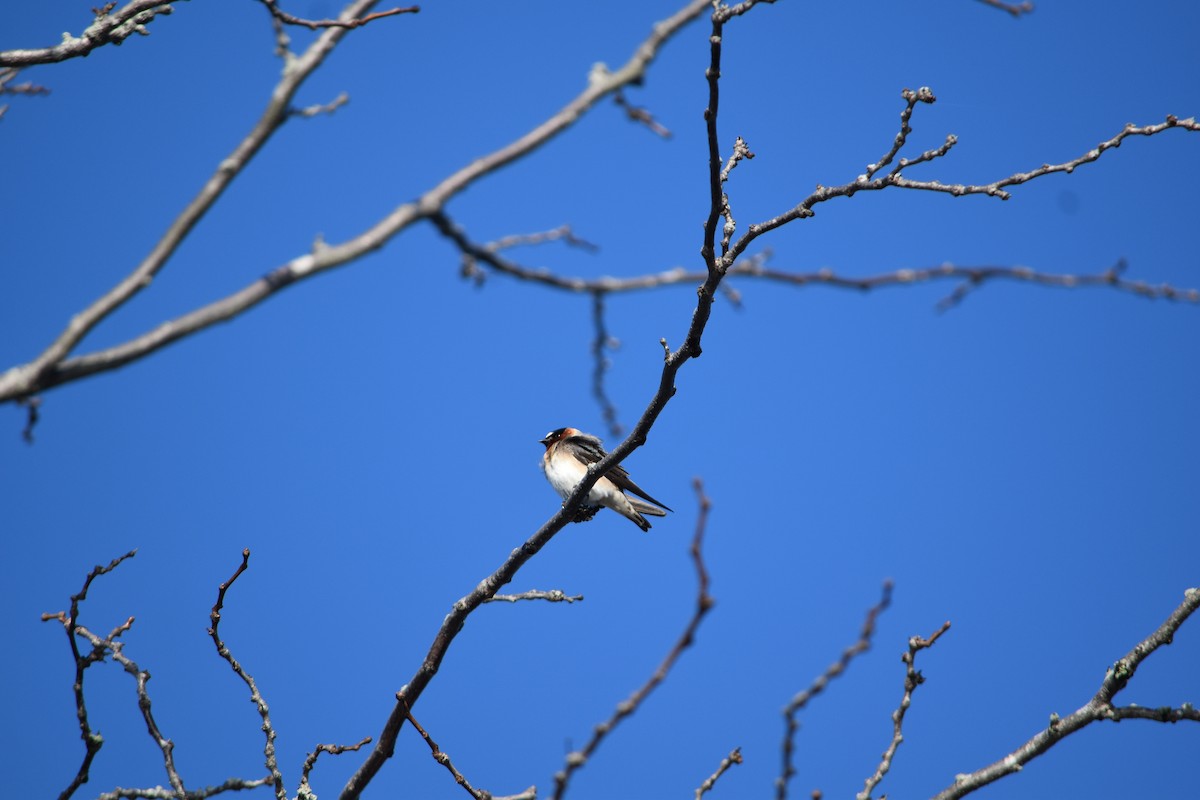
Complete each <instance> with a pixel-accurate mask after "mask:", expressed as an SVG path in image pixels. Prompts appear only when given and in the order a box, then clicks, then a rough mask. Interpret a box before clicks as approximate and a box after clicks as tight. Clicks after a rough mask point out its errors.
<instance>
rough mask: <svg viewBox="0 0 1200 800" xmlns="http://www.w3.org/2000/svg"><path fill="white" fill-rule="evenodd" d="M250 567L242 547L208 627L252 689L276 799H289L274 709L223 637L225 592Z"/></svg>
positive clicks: (219, 592)
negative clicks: (277, 746)
mask: <svg viewBox="0 0 1200 800" xmlns="http://www.w3.org/2000/svg"><path fill="white" fill-rule="evenodd" d="M249 566H250V549H249V548H246V549H244V550H242V563H241V564H240V565H239V566H238V568H237V570H236V571H235V572H234V573H233V575H232V576H231V577H230V578H229V580H227V581H225V582H224V583H222V584H221V585H220V586H218V587H217V602H215V603H214V604H213V607H212V612H211V613H210V614H209V617H208V618H209V621H210V622H211V627H209V629H208V635H209V636H211V637H212V640H213V644H214V645H216V647H217V655H219V656H221V658H223V659H225V660H226V661H227V662H229V666H230V667H232V668H233V671H234V673H236V674H237V676H238V677H239V678H241V679H242V681H243V682H244V683H245V684H246V686H247V687H249V689H250V702H252V703H254V707H255V708H256V709H258V715H259V716H260V717H262V731H263V736H264V737H265V738H266V744H265V745H264V746H263V756H264V759H265V761H266V767H267V771H268V772H269V773H271V782H272V784H273V785H274V787H275V797H276V800H287V790H286V789H285V788H284V786H283V775H282V774H281V773H280V771H279V764H278V762H277V760H276V758H275V726H274V725H272V724H271V712H270V709H269V708H268V707H267V701H266V700H264V699H263V696H262V694H260V693H259V691H258V685H257V684H256V683H255V682H254V678H253V677H251V676H250V673H248V672H246V670H245V669H244V668H243V667H242V665H241V664H240V663H238V660H237V659H236V658H234V657H233V653H231V652H230V650H229V648H228V647H226V646H225V642H223V641H222V640H221V635H220V632H219V630H218V629H219V627H220V625H221V609H222V608H223V607H224V606H225V592H227V591H229V588H230V587H231V586H233V582H234V581H236V580H237V579H238V577H239V576H240V575H241V574H242V573H243V572H245V571H246V569H247V568H248V567H249Z"/></svg>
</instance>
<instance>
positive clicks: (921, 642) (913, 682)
mask: <svg viewBox="0 0 1200 800" xmlns="http://www.w3.org/2000/svg"><path fill="white" fill-rule="evenodd" d="M948 630H950V622H949V621H948V620H947V621H946V622H944V623H942V627H940V628H938V629H937V630H936V631H934V632H933V634H932V635H931V636H930V637H929V638H928V639H922V638H921V637H920V636H914V637H912V638H911V639H909V640H908V651H907V652H906V653H905V654H904V655H903V656H901V660H902V661H903V662H904V697H902V698H901V699H900V706H899V707H898V708H897V709H896V710H895V711H893V712H892V740H891V742H889V743H888V747H887V750H885V751H883V757H882V758H881V759H880V761H879V766H878V767H876V768H875V772H874V774H872V775H871V777H869V778H867V780H866V781H865V786H864V787H863V790H862V791H861V792H859V793H858V794H857V795H856V796H855V797H856V800H871V792H873V791H874V790H875V787H876V786H878V785H879V782H880V781H882V780H883V776H884V775H887V773H888V770H889V769H891V768H892V759H893V758H895V757H896V750H897V748H899V747H900V743H901V742H903V741H904V715H905V714H906V713H908V707H909V706H910V705H912V695H913V692H914V691H916V689H917V687H918V686H920V685H921V684H922V683H924V682H925V676H924V675H922V674H921V673H920V672H919V671H918V670H917V669H916V667H915V666H914V663H915V662H916V658H917V653H918V652H920V651H921V650H924V649H925V648H927V647H933V643H934V642H936V641H937V640H938V639H939V638H940V637H941V635H942V634H943V633H945V632H946V631H948Z"/></svg>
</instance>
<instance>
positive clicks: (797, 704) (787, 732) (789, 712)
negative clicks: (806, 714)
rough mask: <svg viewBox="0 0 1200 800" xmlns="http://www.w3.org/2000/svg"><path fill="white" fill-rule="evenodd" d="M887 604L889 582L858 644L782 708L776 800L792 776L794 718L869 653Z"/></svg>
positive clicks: (782, 795)
mask: <svg viewBox="0 0 1200 800" xmlns="http://www.w3.org/2000/svg"><path fill="white" fill-rule="evenodd" d="M891 603H892V582H891V581H890V580H889V581H884V583H883V596H882V597H880V598H879V602H878V603H876V604H875V605H873V606H871V608H870V609H869V610H868V611H867V618H866V619H865V620H863V626H862V630H861V631H860V632H859V634H858V641H856V642H855V643H854V644H852V645H850V646H849V647H847V648H846V649H845V650H843V651H842V655H841V657H840V658H838V660H837V661H835V662H833V663H832V664H830V665H829V667H828V668H827V669H826V670H825V671H824V672H823V673H821V675H819V676H818V677H817V679H816V680H815V681H813V682H812V683H811V684H810V685H809V687H808V688H807V689H805V690H804V691H802V692H800V693H799V694H797V695H796V696H795V697H793V698H792V699H791V702H789V703H788V704H787V706H785V707H784V709H783V719H784V734H783V747H782V748H781V749H782V751H783V769H782V770H781V771H780V774H779V777H778V778H776V779H775V797H776V800H786V799H787V791H788V781H790V780H791V779H792V777H793V776H794V775H795V774H796V767H795V765H794V764H793V763H792V753H793V752H794V750H795V746H796V744H795V739H796V732H797V731H798V730H799V729H800V723H799V722H797V721H796V714H798V713H799V712H800V711H801V710H802V709H803V708H805V707H806V706H807V705H808V701H810V700H812V699H813V698H814V697H816V696H817V695H819V694H820V693H821V692H823V691H825V687H827V686H828V685H829V682H830V681H832V680H834V679H836V678H838V677H839V676H841V674H842V673H843V672H845V671H846V667H848V666H850V662H851V661H853V660H854V658H855V657H856V656H859V655H861V654H863V653H865V652H866V651H867V650H869V649H871V638H872V637H873V636H874V635H875V622H876V620H878V619H879V615H880V614H882V613H883V612H884V611H886V610H887V608H888V606H890V605H891Z"/></svg>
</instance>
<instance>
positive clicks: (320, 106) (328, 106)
mask: <svg viewBox="0 0 1200 800" xmlns="http://www.w3.org/2000/svg"><path fill="white" fill-rule="evenodd" d="M349 102H350V95H349V94H347V93H346V92H342V93H341V94H339V95H338V96H337V97H335V98H333V99H332V100H330V101H329V102H328V103H317V104H315V105H311V106H305V107H304V108H291V109H288V113H289V114H290V115H292V116H293V117H304V118H306V119H308V118H312V117H315V116H318V115H320V114H332V113H333V112H335V111H337V110H338V109H339V108H341V107H342V106H344V105H346V103H349Z"/></svg>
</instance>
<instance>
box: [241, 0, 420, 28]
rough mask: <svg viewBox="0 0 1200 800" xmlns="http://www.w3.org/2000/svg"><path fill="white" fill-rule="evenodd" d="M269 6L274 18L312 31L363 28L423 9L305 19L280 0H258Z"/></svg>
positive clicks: (398, 9) (408, 8) (393, 9)
mask: <svg viewBox="0 0 1200 800" xmlns="http://www.w3.org/2000/svg"><path fill="white" fill-rule="evenodd" d="M258 2H260V3H262V4H263V5H264V6H266V7H267V11H269V12H271V16H272V17H273V18H274V19H277V20H279V21H280V22H281V23H283V24H284V25H298V26H300V27H303V28H308V29H309V30H311V31H315V30H318V29H320V28H345V29H349V28H361V27H362V26H363V25H366V24H368V23H370V22H374V21H375V20H377V19H383V18H384V17H394V16H396V15H397V14H416V13H419V12H420V10H421V7H420V6H407V7H404V8H389V9H388V10H387V11H376V12H375V13H373V14H363V15H362V16H357V17H351V18H349V19H347V18H346V17H345V16H344V15H343V16H342V17H340V18H338V19H304V18H303V17H297V16H293V15H292V14H289V13H287V12H286V11H284V10H283V9H282V8H280V7H279V4H278V0H258Z"/></svg>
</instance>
